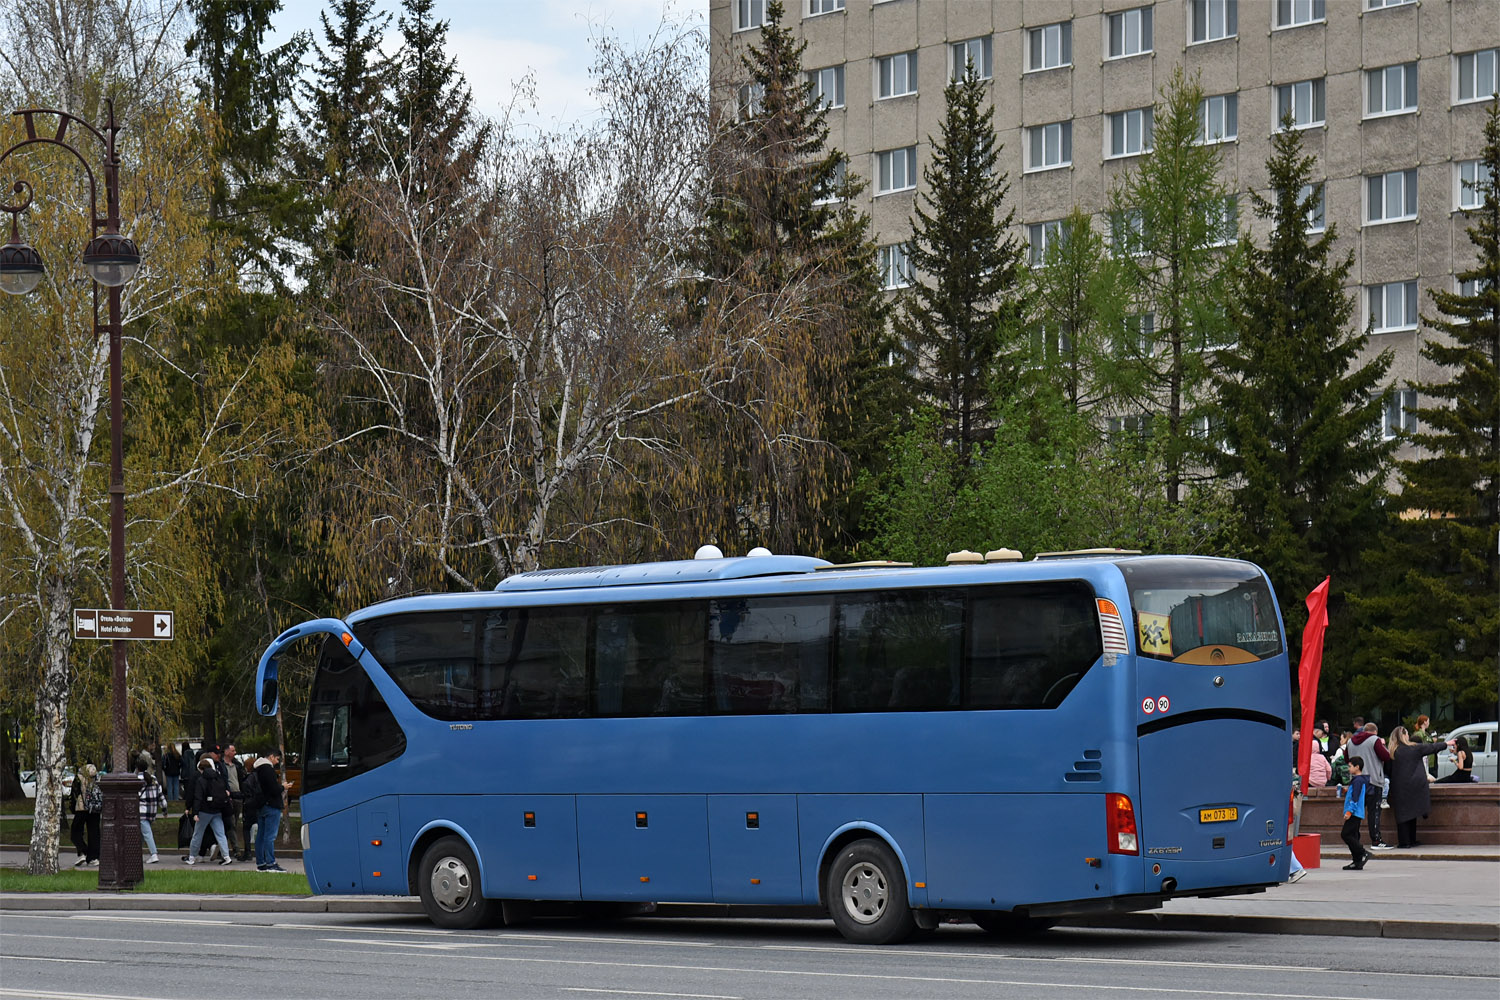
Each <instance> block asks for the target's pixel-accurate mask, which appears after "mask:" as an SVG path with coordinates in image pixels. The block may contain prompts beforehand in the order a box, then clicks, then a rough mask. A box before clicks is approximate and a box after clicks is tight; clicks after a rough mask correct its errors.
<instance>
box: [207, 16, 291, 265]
mask: <svg viewBox="0 0 1500 1000" xmlns="http://www.w3.org/2000/svg"><path fill="white" fill-rule="evenodd" d="M188 9H189V11H190V13H191V15H192V19H193V26H192V30H191V32H190V34H189V35H188V38H187V41H186V43H185V45H184V51H185V52H186V54H187V55H189V56H191V57H193V58H194V59H195V60H196V61H197V63H198V88H199V91H200V93H201V94H202V96H203V100H204V102H205V103H206V104H207V105H208V106H209V108H210V109H211V110H212V111H213V113H214V116H215V117H216V118H217V119H218V123H217V124H218V131H217V133H216V140H215V147H214V155H215V158H216V160H217V167H218V169H217V170H216V171H215V173H214V180H213V187H212V188H211V189H210V191H209V201H208V214H209V218H210V219H211V220H212V222H213V223H214V225H215V226H216V228H218V229H220V230H223V231H227V232H228V233H229V234H230V235H231V236H232V237H233V240H234V242H235V244H236V247H237V250H236V255H237V258H238V261H239V262H240V263H241V264H242V265H250V266H252V267H254V268H255V269H256V270H257V271H258V272H259V273H260V275H261V276H262V277H264V278H267V279H268V280H270V281H272V282H276V283H279V274H280V272H281V269H282V268H283V267H284V266H285V265H286V264H287V263H289V261H288V260H287V257H286V251H285V249H284V247H283V245H282V244H281V243H280V241H279V236H280V235H281V234H282V233H283V232H285V231H286V229H287V227H288V226H289V225H291V223H292V220H293V218H294V213H295V211H296V205H297V197H296V191H295V189H294V188H293V187H292V186H291V185H290V184H289V183H288V181H287V178H286V176H285V172H284V167H285V164H284V162H283V157H282V152H283V149H284V143H285V140H286V138H287V130H286V128H285V127H284V124H283V114H284V113H285V112H286V111H287V109H288V105H289V103H290V101H291V99H292V93H291V90H292V81H293V80H295V78H296V76H297V71H298V69H299V66H298V64H299V62H300V60H301V59H302V56H303V54H304V53H305V52H306V51H307V47H308V45H309V44H310V43H311V41H312V39H311V36H309V35H308V34H307V33H305V32H299V33H297V34H296V35H294V36H293V37H292V38H291V40H289V41H287V42H285V43H283V44H281V45H279V46H276V47H275V48H271V49H266V48H265V47H264V41H265V35H266V32H267V31H268V30H269V29H270V27H271V19H272V17H273V16H274V15H275V14H276V13H277V12H278V11H280V10H281V3H280V0H189V4H188Z"/></svg>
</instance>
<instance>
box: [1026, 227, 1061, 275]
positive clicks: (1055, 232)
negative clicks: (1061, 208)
mask: <svg viewBox="0 0 1500 1000" xmlns="http://www.w3.org/2000/svg"><path fill="white" fill-rule="evenodd" d="M1062 232H1063V220H1061V219H1053V220H1052V221H1050V222H1033V223H1032V224H1031V225H1029V226H1027V227H1026V235H1027V237H1029V239H1030V240H1031V263H1033V264H1040V263H1042V261H1043V260H1044V259H1045V258H1046V256H1047V248H1048V247H1050V246H1052V245H1053V244H1054V243H1056V242H1057V241H1058V240H1060V239H1062Z"/></svg>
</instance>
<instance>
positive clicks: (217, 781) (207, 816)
mask: <svg viewBox="0 0 1500 1000" xmlns="http://www.w3.org/2000/svg"><path fill="white" fill-rule="evenodd" d="M228 805H229V785H228V783H227V782H225V780H224V775H223V774H221V773H220V772H219V767H218V764H217V763H216V762H215V761H214V758H213V754H211V753H205V754H204V755H203V756H202V757H201V758H200V759H199V761H198V776H197V778H195V779H194V781H193V809H194V810H195V811H196V812H197V814H198V821H197V822H196V823H195V824H194V825H193V839H192V841H191V842H189V844H188V852H187V856H186V857H185V858H183V859H182V860H183V861H185V862H187V863H188V864H190V865H195V864H197V863H198V849H199V848H200V847H202V846H203V833H204V831H205V830H213V832H214V840H215V842H217V843H218V845H219V852H220V853H221V854H222V855H223V857H222V858H220V859H219V864H220V865H232V864H234V859H233V858H231V857H230V856H229V841H228V839H226V838H225V836H224V811H225V809H226V807H228Z"/></svg>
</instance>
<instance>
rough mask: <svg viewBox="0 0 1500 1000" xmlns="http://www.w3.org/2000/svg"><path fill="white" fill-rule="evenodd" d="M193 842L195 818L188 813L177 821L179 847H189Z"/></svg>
mask: <svg viewBox="0 0 1500 1000" xmlns="http://www.w3.org/2000/svg"><path fill="white" fill-rule="evenodd" d="M192 842H193V818H192V817H191V816H189V815H188V814H187V813H183V814H182V819H180V820H178V821H177V846H178V847H188V846H189V845H191V844H192Z"/></svg>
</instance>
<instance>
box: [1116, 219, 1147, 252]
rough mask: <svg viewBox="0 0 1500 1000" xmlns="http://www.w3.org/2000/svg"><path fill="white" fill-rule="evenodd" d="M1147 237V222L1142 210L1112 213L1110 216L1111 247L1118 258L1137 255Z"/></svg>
mask: <svg viewBox="0 0 1500 1000" xmlns="http://www.w3.org/2000/svg"><path fill="white" fill-rule="evenodd" d="M1145 235H1146V220H1145V217H1144V216H1142V215H1141V212H1140V209H1135V208H1132V209H1129V210H1127V211H1124V212H1111V213H1110V216H1109V246H1110V250H1111V252H1113V253H1114V255H1115V256H1116V257H1124V256H1127V255H1129V254H1133V253H1137V252H1139V250H1140V246H1141V243H1142V241H1143V240H1144V238H1145Z"/></svg>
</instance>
